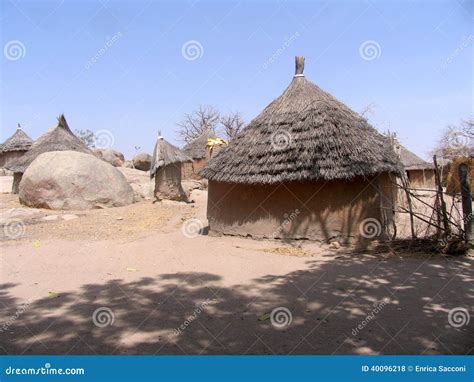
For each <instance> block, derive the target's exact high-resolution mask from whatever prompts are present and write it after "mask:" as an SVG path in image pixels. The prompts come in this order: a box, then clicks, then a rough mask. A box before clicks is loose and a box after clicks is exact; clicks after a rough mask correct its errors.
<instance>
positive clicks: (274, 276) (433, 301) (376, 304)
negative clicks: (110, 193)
mask: <svg viewBox="0 0 474 382" xmlns="http://www.w3.org/2000/svg"><path fill="white" fill-rule="evenodd" d="M193 198H194V199H195V200H196V203H195V204H194V205H186V204H178V203H165V204H163V203H156V204H152V203H151V202H142V203H138V204H135V205H132V206H128V207H123V208H115V209H106V210H94V211H88V212H84V211H82V212H81V211H75V212H74V211H73V212H70V211H68V212H67V213H61V212H53V211H48V210H33V211H32V210H30V209H24V208H22V207H21V206H19V204H18V202H17V198H16V197H14V196H13V195H8V194H4V195H0V213H2V214H3V215H2V216H10V215H8V214H11V213H13V214H14V215H12V216H20V217H18V218H13V220H12V221H16V222H18V221H22V222H23V221H24V222H25V223H21V224H20V223H18V224H19V225H17V226H15V227H13V228H16V230H10V231H8V230H7V231H5V230H4V232H1V235H0V243H1V246H2V250H1V271H0V272H1V273H0V274H1V285H0V288H1V290H0V293H1V296H0V305H1V306H2V308H1V312H0V324H1V325H2V326H1V327H0V352H1V353H8V354H201V353H204V354H440V353H442V354H472V353H474V348H473V346H474V318H472V317H470V316H472V306H473V301H474V289H473V285H474V284H473V281H474V272H473V267H472V265H473V258H472V257H470V256H463V257H443V256H441V255H429V254H424V253H410V252H408V253H407V252H406V251H405V252H404V253H400V252H398V251H397V250H391V251H387V252H380V251H374V250H367V251H361V252H355V253H354V252H353V251H352V252H351V251H349V249H348V248H344V247H342V248H340V249H331V248H330V247H329V246H328V245H326V244H318V243H310V242H300V243H298V244H296V245H295V244H293V246H292V245H287V244H282V243H279V242H274V241H254V240H250V239H242V238H232V237H211V236H208V235H206V229H205V225H206V220H205V204H206V192H204V191H195V192H194V193H193ZM12 211H13V212H12ZM18 211H19V212H18ZM5 214H6V215H5ZM15 214H17V215H15ZM22 214H23V215H22ZM24 215H27V218H26V219H24V220H22V218H21V216H24ZM65 215H66V216H69V217H66V219H69V220H65V219H64V216H65ZM70 215H74V216H73V217H72V218H71V217H70ZM47 216H56V217H53V218H46V220H45V217H47ZM18 219H19V220H18ZM48 219H52V220H48ZM190 219H198V220H190ZM7 220H8V219H7ZM200 222H202V224H201V223H200ZM4 224H5V221H4ZM10 228H12V227H10ZM193 228H194V229H193ZM196 228H197V230H196ZM199 228H202V229H201V230H199ZM12 232H13V233H15V232H16V234H17V235H18V237H17V238H15V239H12V237H11V236H12ZM18 232H20V233H19V234H18ZM272 312H273V315H272V314H271V313H272ZM469 318H471V319H470V322H468V319H469Z"/></svg>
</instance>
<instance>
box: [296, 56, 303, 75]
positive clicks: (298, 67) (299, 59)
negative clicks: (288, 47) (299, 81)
mask: <svg viewBox="0 0 474 382" xmlns="http://www.w3.org/2000/svg"><path fill="white" fill-rule="evenodd" d="M303 71H304V57H303V56H296V57H295V77H304V74H303Z"/></svg>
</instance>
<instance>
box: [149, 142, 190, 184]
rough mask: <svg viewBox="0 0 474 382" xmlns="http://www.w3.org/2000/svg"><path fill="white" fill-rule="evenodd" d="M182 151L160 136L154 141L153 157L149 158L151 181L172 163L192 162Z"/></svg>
mask: <svg viewBox="0 0 474 382" xmlns="http://www.w3.org/2000/svg"><path fill="white" fill-rule="evenodd" d="M192 161H193V160H192V159H191V158H190V157H188V156H187V155H186V154H185V153H184V152H183V151H181V150H180V149H179V148H177V147H176V146H173V145H172V144H171V143H169V142H168V141H166V140H165V139H164V138H163V137H162V136H161V134H160V135H159V136H158V139H157V140H156V145H155V149H154V150H153V157H152V158H151V169H150V178H152V179H153V177H154V176H155V174H156V172H157V171H158V170H159V169H160V168H161V167H164V166H167V165H169V164H172V163H183V162H192Z"/></svg>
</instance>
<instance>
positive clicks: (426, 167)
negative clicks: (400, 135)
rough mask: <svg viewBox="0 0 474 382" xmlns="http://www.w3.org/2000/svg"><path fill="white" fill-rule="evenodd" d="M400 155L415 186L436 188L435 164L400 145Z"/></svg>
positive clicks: (412, 184) (412, 185)
mask: <svg viewBox="0 0 474 382" xmlns="http://www.w3.org/2000/svg"><path fill="white" fill-rule="evenodd" d="M399 155H400V160H401V162H402V165H403V168H404V170H405V173H406V175H407V178H408V180H409V182H410V186H411V187H413V188H434V187H435V172H434V165H433V164H431V163H429V162H427V161H425V160H423V159H421V158H420V157H419V156H418V155H416V154H415V153H413V152H411V151H410V150H408V149H407V148H406V147H403V146H402V145H399Z"/></svg>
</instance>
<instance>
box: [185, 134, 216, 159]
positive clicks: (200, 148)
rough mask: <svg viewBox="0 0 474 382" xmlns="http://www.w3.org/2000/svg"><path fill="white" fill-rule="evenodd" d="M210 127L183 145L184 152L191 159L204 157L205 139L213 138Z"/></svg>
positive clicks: (205, 149)
mask: <svg viewBox="0 0 474 382" xmlns="http://www.w3.org/2000/svg"><path fill="white" fill-rule="evenodd" d="M215 137H216V135H215V134H214V132H213V131H212V129H207V130H205V131H204V132H203V133H202V134H201V135H200V136H199V137H197V138H196V139H194V140H193V141H191V142H189V143H188V144H187V145H185V146H184V147H183V151H184V153H185V154H186V155H187V156H189V157H190V158H192V159H202V158H205V157H206V151H207V141H208V139H213V138H215Z"/></svg>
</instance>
